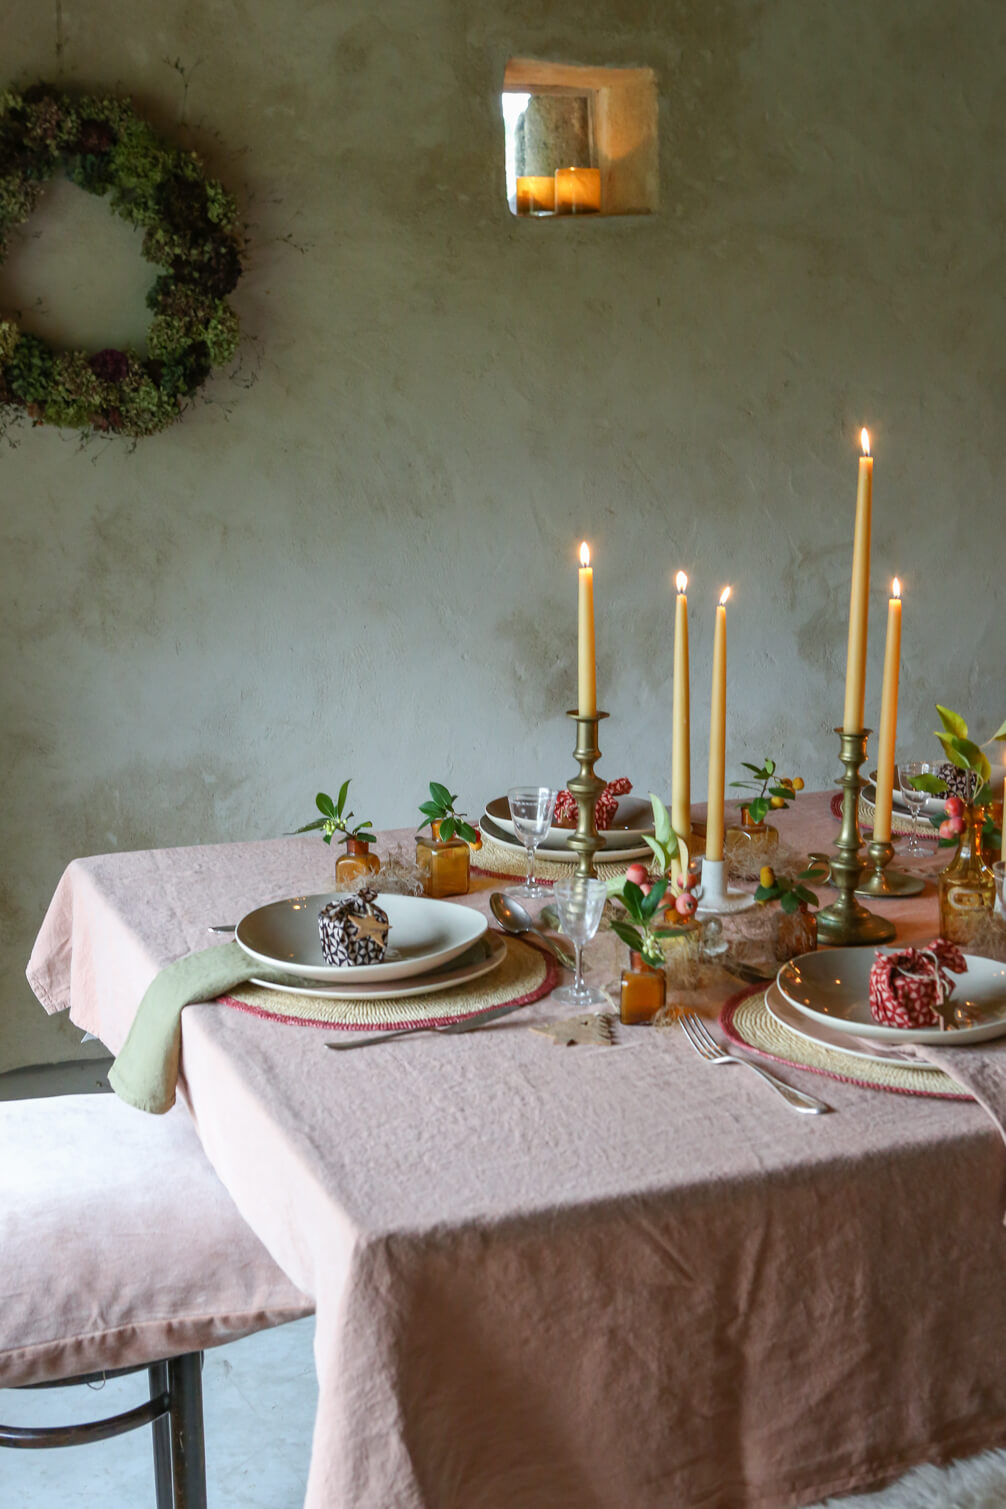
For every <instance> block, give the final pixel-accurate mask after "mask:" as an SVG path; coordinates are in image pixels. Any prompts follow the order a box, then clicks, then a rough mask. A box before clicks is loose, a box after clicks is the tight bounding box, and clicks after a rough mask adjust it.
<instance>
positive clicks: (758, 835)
mask: <svg viewBox="0 0 1006 1509" xmlns="http://www.w3.org/2000/svg"><path fill="white" fill-rule="evenodd" d="M723 843H724V855H725V857H727V858H729V857H730V855H731V854H733V853H734V852H737V853H738V857H740V858H743V859H745V860H750V861H751V862H752V863H753V862H754V861H755V860H757V861H758V863H759V864H761V863H762V862H763V856H764V859H765V861H766V862H767V859H768V856H769V855H770V854H771V852H772V850H773V849H776V848H778V846H779V829H778V828H773V826H772V824H771V823H766V822H760V823H756V822H755V821H754V820H753V819H752V817H751V809H750V807H748V806H745V805H742V806H741V820H740V826H739V827H738V826H737V825H736V824H734V825H732V826H731V827H729V828H728V829H727V830H726V832H725V833H724V835H723Z"/></svg>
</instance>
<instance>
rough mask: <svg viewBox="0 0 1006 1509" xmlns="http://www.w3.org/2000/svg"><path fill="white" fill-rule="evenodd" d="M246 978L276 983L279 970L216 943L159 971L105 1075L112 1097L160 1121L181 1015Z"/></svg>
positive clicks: (173, 1073)
mask: <svg viewBox="0 0 1006 1509" xmlns="http://www.w3.org/2000/svg"><path fill="white" fill-rule="evenodd" d="M252 975H254V976H255V977H256V979H259V980H282V979H284V978H285V975H284V973H283V971H282V970H281V969H275V968H270V967H269V966H268V965H265V964H257V963H255V962H254V961H253V960H252V959H250V958H249V957H248V955H247V954H246V953H245V951H244V949H243V948H242V947H241V945H240V943H223V944H220V943H218V944H217V945H216V946H215V947H214V948H201V949H200V950H199V951H198V952H197V953H194V954H186V955H185V957H184V958H183V959H176V960H175V962H174V963H173V964H168V965H166V966H165V967H164V969H162V970H161V971H160V973H159V974H158V975H156V976H155V978H154V979H153V980H152V981H151V983H150V985H149V986H148V987H147V991H146V994H145V995H144V997H143V1000H142V1001H141V1002H140V1005H139V1009H138V1011H137V1013H136V1016H135V1017H134V1018H133V1025H132V1026H131V1027H130V1029H129V1034H128V1036H127V1038H126V1041H125V1042H124V1043H123V1045H122V1049H121V1051H120V1053H119V1056H118V1057H117V1058H116V1060H115V1063H114V1064H113V1065H112V1067H111V1069H110V1070H109V1074H108V1082H109V1084H110V1085H111V1086H112V1089H113V1090H114V1091H115V1093H116V1095H118V1096H119V1097H120V1099H122V1100H124V1101H126V1102H127V1103H128V1104H129V1105H131V1106H135V1107H136V1109H137V1110H138V1111H149V1112H150V1113H151V1115H153V1116H163V1115H164V1113H165V1111H170V1110H171V1107H172V1106H173V1105H174V1103H175V1089H176V1087H177V1084H178V1060H179V1056H180V1054H181V1047H182V1011H183V1009H184V1008H185V1007H186V1006H191V1005H193V1004H194V1003H195V1002H196V1001H214V1000H216V998H217V996H219V995H223V994H224V992H225V991H228V990H233V989H234V987H235V985H243V984H244V982H245V980H247V979H249V978H250V977H251V976H252Z"/></svg>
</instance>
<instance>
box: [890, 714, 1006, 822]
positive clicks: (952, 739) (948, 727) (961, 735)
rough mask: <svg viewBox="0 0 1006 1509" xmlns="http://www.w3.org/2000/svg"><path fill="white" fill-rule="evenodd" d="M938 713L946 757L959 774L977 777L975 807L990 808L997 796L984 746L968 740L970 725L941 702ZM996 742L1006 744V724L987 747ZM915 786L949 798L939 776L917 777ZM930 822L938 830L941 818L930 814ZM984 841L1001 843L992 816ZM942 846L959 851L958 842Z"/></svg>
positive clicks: (937, 731)
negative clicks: (941, 725)
mask: <svg viewBox="0 0 1006 1509" xmlns="http://www.w3.org/2000/svg"><path fill="white" fill-rule="evenodd" d="M936 711H937V712H938V713H939V715H940V722H941V723H942V724H943V727H942V728H938V729H936V731H935V733H936V738H937V739H939V741H940V743H941V744H942V745H943V752H944V754H945V755H946V757H947V759H948V760H949V761H950V763H951V765H956V767H957V769H958V770H965V771H967V772H968V773H969V774H971V775H973V776H975V777H977V780H976V782H975V786H976V790H975V793H974V796H973V798H972V801H973V803H974V805H975V806H976V807H987V806H988V805H989V803H990V802H992V801H994V800H995V792H994V790H993V788H992V764H991V761H990V760H989V757H988V755H987V754H986V753H985V750H984V748H983V747H982V745H980V744H976V743H975V742H974V740H973V739H971V738H970V737H969V729H968V725H967V724H966V723H965V721H964V719H963V718H962V717H961V715H960V713H955V712H954V711H953V710H952V709H951V708H949V707H941V706H940V704H939V703H938V702H937V704H936ZM996 742H999V743H1000V744H1001V743H1003V742H1006V722H1003V723H1001V724H1000V725H999V727H998V728H997V729H996V731H995V733H994V734H993V735H992V737H991V738H990V739H986V741H985V743H986V744H994V743H996ZM912 785H913V786H914V787H915V789H916V791H924V792H925V793H926V795H927V796H946V795H947V791H948V787H947V783H946V781H945V780H944V779H943V777H942V776H939V775H929V774H926V775H917V776H916V777H915V779H914V780H913V781H912ZM929 821H930V824H931V825H932V826H933V827H934V828H939V826H940V819H939V818H938V817H936V816H934V815H932V814H930V817H929ZM982 837H983V838H984V839H985V841H986V842H988V843H991V844H995V843H996V842H1001V841H1002V834H1001V830H1000V829H998V828H997V827H996V825H995V823H994V822H993V821H992V817H991V815H987V816H986V818H985V824H984V827H983V830H982ZM939 842H940V848H941V849H952V848H954V847H956V845H957V844H958V842H959V839H958V838H941V839H940V841H939Z"/></svg>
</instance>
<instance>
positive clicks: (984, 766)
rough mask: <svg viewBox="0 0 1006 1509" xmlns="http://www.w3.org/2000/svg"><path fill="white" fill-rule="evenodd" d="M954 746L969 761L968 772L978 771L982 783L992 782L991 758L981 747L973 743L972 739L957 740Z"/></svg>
mask: <svg viewBox="0 0 1006 1509" xmlns="http://www.w3.org/2000/svg"><path fill="white" fill-rule="evenodd" d="M954 744H955V746H956V748H957V749H958V750H959V752H960V753H961V754H962V755H963V757H964V759H965V760H966V761H967V767H966V768H967V769H968V770H974V771H976V772H977V774H978V775H979V776H980V777H981V779H982V781H990V780H991V779H992V766H991V765H990V764H989V757H988V755H987V754H986V753H985V751H984V749H982V748H981V746H980V745H978V744H975V743H973V742H972V740H971V739H955V740H954Z"/></svg>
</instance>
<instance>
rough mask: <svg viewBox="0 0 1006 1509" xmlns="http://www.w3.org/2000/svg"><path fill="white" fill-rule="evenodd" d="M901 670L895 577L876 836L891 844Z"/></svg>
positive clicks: (898, 593)
mask: <svg viewBox="0 0 1006 1509" xmlns="http://www.w3.org/2000/svg"><path fill="white" fill-rule="evenodd" d="M900 670H901V583H900V582H899V581H898V578H897V577H895V578H894V580H893V582H892V583H891V596H890V599H889V600H888V604H887V648H886V650H885V651H884V688H883V691H882V692H881V697H880V733H879V735H878V736H877V810H876V814H875V816H874V819H873V837H874V839H875V840H876V841H877V843H881V844H887V843H890V841H891V803H892V801H893V798H894V743H895V740H896V738H897V736H898V675H899V673H900Z"/></svg>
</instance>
